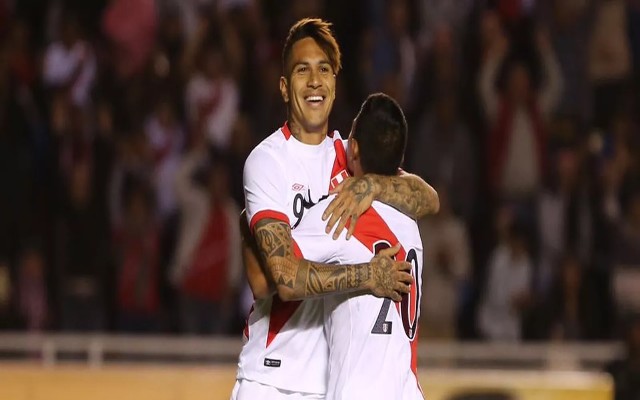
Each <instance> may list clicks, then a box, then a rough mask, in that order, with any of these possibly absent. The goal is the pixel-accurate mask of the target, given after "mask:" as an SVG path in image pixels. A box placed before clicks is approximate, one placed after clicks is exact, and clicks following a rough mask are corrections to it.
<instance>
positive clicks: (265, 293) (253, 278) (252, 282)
mask: <svg viewBox="0 0 640 400" xmlns="http://www.w3.org/2000/svg"><path fill="white" fill-rule="evenodd" d="M238 222H239V224H240V233H241V236H242V263H243V264H244V269H245V273H246V275H247V281H248V282H249V287H250V288H251V292H252V293H253V297H254V298H255V299H266V298H267V297H269V296H271V295H272V294H273V293H274V292H275V291H276V288H275V285H274V284H273V282H271V281H269V280H268V279H267V275H266V274H265V273H264V267H263V265H262V264H261V263H260V260H259V257H260V251H259V250H258V245H257V243H256V240H255V238H254V237H253V235H252V234H251V229H250V228H249V224H248V223H247V215H246V210H242V213H240V220H239V221H238Z"/></svg>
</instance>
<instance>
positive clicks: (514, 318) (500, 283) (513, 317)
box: [478, 220, 533, 341]
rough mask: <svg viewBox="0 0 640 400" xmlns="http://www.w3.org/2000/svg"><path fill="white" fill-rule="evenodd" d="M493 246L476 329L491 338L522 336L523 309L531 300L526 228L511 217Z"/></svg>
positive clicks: (530, 265)
mask: <svg viewBox="0 0 640 400" xmlns="http://www.w3.org/2000/svg"><path fill="white" fill-rule="evenodd" d="M505 236H506V238H505V239H503V240H502V241H501V243H499V244H498V246H497V247H496V248H495V249H494V251H493V254H492V255H491V259H490V260H489V265H488V269H489V272H488V277H487V284H486V287H485V290H484V295H483V299H482V303H481V305H480V311H479V320H478V324H479V328H480V331H481V332H482V334H483V335H484V337H485V338H487V339H489V340H492V341H519V340H521V339H522V329H521V326H522V323H523V320H522V318H523V312H524V311H525V310H526V309H527V308H528V307H529V304H530V302H531V294H530V287H531V279H532V274H533V265H532V260H531V255H530V252H529V251H530V250H529V248H528V246H529V242H528V240H527V235H526V229H525V228H524V227H523V225H522V223H521V222H520V221H516V220H513V221H511V223H510V224H509V227H508V228H507V232H506V233H505Z"/></svg>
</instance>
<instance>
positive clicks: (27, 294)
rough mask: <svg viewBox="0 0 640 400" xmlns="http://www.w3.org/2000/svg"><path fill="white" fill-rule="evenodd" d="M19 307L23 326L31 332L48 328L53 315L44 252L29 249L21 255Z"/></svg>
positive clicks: (34, 247)
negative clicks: (47, 285) (50, 306)
mask: <svg viewBox="0 0 640 400" xmlns="http://www.w3.org/2000/svg"><path fill="white" fill-rule="evenodd" d="M18 268H19V271H18V284H17V293H16V295H17V302H18V304H17V306H18V315H19V318H20V320H21V325H22V326H23V327H24V328H25V329H26V330H27V331H29V332H39V331H42V330H44V329H45V328H47V325H48V323H49V322H50V318H51V314H50V310H49V302H48V293H47V287H46V278H45V274H46V266H45V260H44V255H43V254H42V251H41V250H39V249H38V248H37V247H36V246H34V245H32V246H30V247H27V248H26V249H25V250H24V251H23V252H22V254H21V255H20V260H19V266H18Z"/></svg>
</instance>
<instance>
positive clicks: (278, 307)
mask: <svg viewBox="0 0 640 400" xmlns="http://www.w3.org/2000/svg"><path fill="white" fill-rule="evenodd" d="M291 241H292V244H293V254H295V256H296V257H297V258H303V257H302V252H301V251H300V247H299V246H298V243H296V241H295V240H293V239H291ZM300 303H302V301H288V302H284V301H282V300H280V298H279V297H278V296H274V297H273V301H272V303H271V314H270V315H269V333H268V334H267V347H269V345H270V344H271V342H273V339H275V338H276V336H277V335H278V333H280V330H281V329H282V327H283V326H284V324H286V323H287V321H288V320H289V319H290V318H291V316H292V315H293V313H295V312H296V310H297V309H298V307H299V306H300Z"/></svg>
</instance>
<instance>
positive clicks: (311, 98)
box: [306, 96, 322, 101]
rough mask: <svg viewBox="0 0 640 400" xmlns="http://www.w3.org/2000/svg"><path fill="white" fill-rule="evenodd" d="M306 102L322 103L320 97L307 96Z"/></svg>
mask: <svg viewBox="0 0 640 400" xmlns="http://www.w3.org/2000/svg"><path fill="white" fill-rule="evenodd" d="M306 100H307V101H322V96H308V97H307V98H306Z"/></svg>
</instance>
